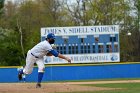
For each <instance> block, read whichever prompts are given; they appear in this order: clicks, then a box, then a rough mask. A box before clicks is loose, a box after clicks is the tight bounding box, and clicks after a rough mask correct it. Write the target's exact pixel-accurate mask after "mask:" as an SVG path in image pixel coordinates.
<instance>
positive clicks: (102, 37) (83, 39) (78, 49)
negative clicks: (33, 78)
mask: <svg viewBox="0 0 140 93" xmlns="http://www.w3.org/2000/svg"><path fill="white" fill-rule="evenodd" d="M48 33H54V34H55V35H56V42H55V46H56V49H57V51H58V52H60V53H62V54H64V55H66V56H68V57H70V58H71V59H72V63H95V62H119V61H120V53H119V50H120V48H119V46H120V45H119V26H118V25H105V26H74V27H44V28H41V40H44V39H45V37H46V36H47V34H48ZM44 60H45V63H46V64H59V63H67V62H66V61H65V60H62V59H59V58H57V57H44Z"/></svg>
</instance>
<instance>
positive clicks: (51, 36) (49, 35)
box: [47, 33, 55, 39]
mask: <svg viewBox="0 0 140 93" xmlns="http://www.w3.org/2000/svg"><path fill="white" fill-rule="evenodd" d="M47 39H55V35H54V34H53V33H49V34H48V35H47Z"/></svg>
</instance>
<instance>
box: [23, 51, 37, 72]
mask: <svg viewBox="0 0 140 93" xmlns="http://www.w3.org/2000/svg"><path fill="white" fill-rule="evenodd" d="M36 61H37V58H35V57H34V56H32V55H31V52H30V50H29V51H28V53H27V57H26V66H25V67H24V70H23V72H24V74H31V73H32V71H33V67H34V63H35V62H36Z"/></svg>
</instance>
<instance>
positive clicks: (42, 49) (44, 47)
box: [18, 33, 71, 88]
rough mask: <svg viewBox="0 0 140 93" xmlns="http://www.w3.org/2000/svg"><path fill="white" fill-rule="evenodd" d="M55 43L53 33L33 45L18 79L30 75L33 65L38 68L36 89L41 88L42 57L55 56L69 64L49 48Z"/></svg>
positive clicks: (64, 57) (62, 56)
mask: <svg viewBox="0 0 140 93" xmlns="http://www.w3.org/2000/svg"><path fill="white" fill-rule="evenodd" d="M54 42H55V35H54V34H53V33H49V34H48V35H47V37H46V40H44V41H42V42H40V43H38V44H37V45H35V46H34V47H33V48H32V49H31V50H29V51H28V53H27V57H26V66H25V68H24V69H23V70H20V71H19V72H18V78H22V75H23V74H31V73H32V70H33V66H34V63H36V64H37V66H38V81H37V84H36V88H40V87H41V81H42V78H43V74H44V69H45V65H44V60H43V57H44V56H45V55H47V56H52V55H53V56H55V57H59V58H62V59H65V60H66V61H68V62H69V63H71V59H70V58H68V57H66V56H64V55H62V54H60V53H58V52H57V51H56V50H54V49H53V48H52V46H51V44H54Z"/></svg>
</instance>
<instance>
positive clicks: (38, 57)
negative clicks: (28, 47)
mask: <svg viewBox="0 0 140 93" xmlns="http://www.w3.org/2000/svg"><path fill="white" fill-rule="evenodd" d="M31 55H32V56H34V57H35V58H39V57H37V56H35V55H34V54H33V53H31Z"/></svg>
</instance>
